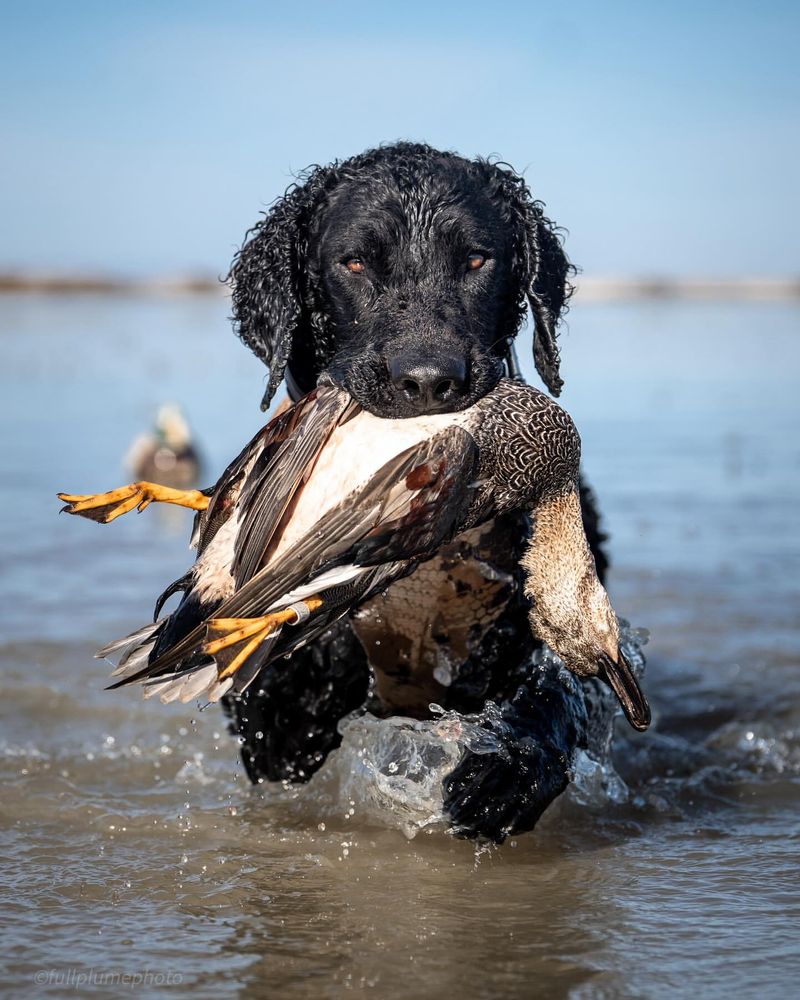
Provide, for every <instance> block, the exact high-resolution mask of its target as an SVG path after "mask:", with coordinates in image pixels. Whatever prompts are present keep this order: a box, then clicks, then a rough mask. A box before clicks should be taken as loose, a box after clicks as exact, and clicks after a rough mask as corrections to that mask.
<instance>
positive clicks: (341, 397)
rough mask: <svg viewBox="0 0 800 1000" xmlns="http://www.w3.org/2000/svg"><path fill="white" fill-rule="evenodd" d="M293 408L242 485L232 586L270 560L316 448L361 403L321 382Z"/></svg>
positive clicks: (315, 456) (357, 409)
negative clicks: (282, 433) (285, 425)
mask: <svg viewBox="0 0 800 1000" xmlns="http://www.w3.org/2000/svg"><path fill="white" fill-rule="evenodd" d="M306 401H308V402H306ZM294 409H295V410H297V413H296V415H294V418H293V419H292V421H291V425H290V427H289V428H287V434H286V435H285V436H284V437H283V438H282V439H281V440H280V441H278V442H276V443H275V445H274V446H272V447H270V448H265V449H264V451H263V452H262V454H261V455H260V456H259V458H258V461H257V462H256V463H255V465H254V466H253V468H252V470H251V471H250V473H249V475H248V476H247V480H246V482H245V483H244V485H243V486H242V490H241V494H240V496H239V500H238V504H237V520H238V527H237V532H236V541H235V550H234V559H233V565H232V573H233V577H234V580H235V581H236V585H237V587H240V586H241V585H242V584H244V583H246V582H247V581H248V580H249V579H250V578H251V577H253V576H255V574H256V573H257V572H258V571H259V570H260V569H261V567H262V565H263V564H264V563H265V561H266V560H267V559H268V558H269V555H270V553H271V551H272V548H273V545H274V544H275V543H276V542H277V541H278V539H279V537H280V533H281V530H282V528H283V527H284V525H285V524H286V521H287V520H288V519H289V517H290V516H291V510H290V508H291V503H292V500H293V499H294V497H295V496H296V494H297V492H298V490H299V489H301V488H302V486H303V485H304V484H305V482H306V481H307V480H308V478H309V477H310V475H311V473H312V471H313V469H314V465H315V464H316V461H317V458H318V457H319V454H320V452H321V451H322V449H323V448H324V447H325V445H326V444H327V442H328V439H329V438H330V436H331V434H332V433H333V431H334V430H335V429H336V428H337V427H338V426H340V425H341V424H344V423H346V422H347V421H348V420H349V419H351V418H352V417H353V416H355V415H356V413H358V412H359V411H360V409H361V407H360V406H359V405H358V404H357V403H355V402H353V401H352V400H351V399H350V397H349V395H348V394H347V393H346V392H344V391H343V390H340V389H336V388H334V387H332V386H325V387H322V388H319V389H317V390H315V391H314V392H313V393H311V394H310V395H309V396H306V397H305V398H304V400H301V402H300V403H298V404H296V406H295V407H294ZM287 416H288V414H287Z"/></svg>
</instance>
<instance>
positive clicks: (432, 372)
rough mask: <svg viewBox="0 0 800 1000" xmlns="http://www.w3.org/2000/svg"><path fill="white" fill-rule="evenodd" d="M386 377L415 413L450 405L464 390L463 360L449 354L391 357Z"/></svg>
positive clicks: (452, 405)
mask: <svg viewBox="0 0 800 1000" xmlns="http://www.w3.org/2000/svg"><path fill="white" fill-rule="evenodd" d="M389 377H390V378H391V381H392V385H393V386H394V388H395V391H396V392H397V394H398V396H400V397H401V398H402V399H404V400H406V401H407V402H408V403H410V404H411V405H412V407H413V409H414V410H415V411H416V412H417V413H437V412H438V411H440V410H449V409H453V408H454V404H455V403H457V401H458V400H459V399H460V398H461V397H462V396H464V395H465V393H466V391H467V363H466V360H465V359H464V358H459V357H455V356H452V355H445V356H443V357H433V356H431V357H428V358H425V357H421V356H419V355H416V356H413V357H409V356H408V355H405V356H404V355H400V356H397V357H394V358H391V359H390V360H389Z"/></svg>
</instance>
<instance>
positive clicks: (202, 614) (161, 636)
mask: <svg viewBox="0 0 800 1000" xmlns="http://www.w3.org/2000/svg"><path fill="white" fill-rule="evenodd" d="M191 586H192V579H191V573H187V574H186V575H185V576H182V577H181V578H180V579H179V580H176V581H175V582H174V583H172V584H170V586H169V587H167V589H166V590H165V591H164V593H163V594H162V595H161V596H160V597H159V598H158V600H157V601H156V610H155V615H156V620H155V621H154V622H152V623H150V624H147V625H144V626H143V627H142V628H140V629H137V631H136V632H132V633H131V634H130V635H127V636H125V637H124V638H122V639H116V640H115V641H114V642H110V643H109V644H108V645H107V646H104V647H103V648H102V649H100V650H98V651H97V652H96V653H95V656H96V657H98V658H102V659H108V660H111V662H112V663H114V664H115V668H114V670H113V672H112V674H111V676H112V677H113V678H114V683H113V684H111V685H109V689H111V688H117V687H121V686H123V685H125V684H128V683H130V682H131V681H132V680H133V679H135V678H137V677H138V676H140V675H142V674H146V673H147V669H148V666H149V664H150V663H153V662H154V661H155V660H157V659H158V658H159V657H161V656H164V655H165V654H166V653H168V652H169V651H170V650H171V649H172V648H173V647H174V646H175V645H177V644H178V643H179V642H181V640H183V639H184V638H185V637H186V636H187V635H189V634H190V633H191V632H192V631H193V630H194V629H195V628H197V626H198V625H199V624H200V623H201V622H203V621H204V620H205V619H206V618H207V617H208V616H209V615H211V614H213V612H214V610H215V608H216V606H217V605H218V604H219V601H205V602H203V601H201V600H200V599H199V598H198V596H197V594H196V593H192V591H191ZM179 591H183V592H184V597H183V600H182V601H181V603H180V604H179V605H178V607H177V608H176V609H175V611H174V612H173V613H172V614H171V615H166V616H165V617H163V618H158V617H157V616H158V613H159V612H160V610H161V608H162V607H163V605H164V603H165V602H166V601H167V599H168V598H170V597H171V596H172V595H173V594H176V593H178V592H179ZM200 662H201V659H200V658H198V657H194V658H193V660H192V661H191V664H190V663H189V662H188V661H187V662H186V663H185V664H181V667H183V666H186V667H189V668H190V669H192V670H194V669H196V667H197V666H198V665H199V664H200ZM149 693H150V694H154V693H155V691H151V692H149Z"/></svg>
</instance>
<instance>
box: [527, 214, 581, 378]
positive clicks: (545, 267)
mask: <svg viewBox="0 0 800 1000" xmlns="http://www.w3.org/2000/svg"><path fill="white" fill-rule="evenodd" d="M525 230H526V249H525V254H524V256H525V257H526V258H527V268H526V271H527V274H526V279H525V293H526V295H527V297H528V302H529V303H530V307H531V313H532V314H533V360H534V363H535V364H536V371H537V372H538V373H539V375H540V376H541V378H542V381H543V382H544V384H545V385H546V386H547V388H548V389H549V390H550V392H551V393H552V394H553V395H554V396H558V395H559V394H560V393H561V387H562V386H563V385H564V380H563V379H562V378H561V374H560V371H559V361H560V358H559V352H558V344H557V343H556V329H557V327H558V322H559V319H560V318H561V313H562V311H563V309H564V306H565V305H566V303H567V300H568V299H569V297H570V295H571V294H572V291H573V288H572V285H571V284H570V282H569V280H568V279H569V276H570V274H572V273H573V272H574V269H573V267H572V265H571V264H570V262H569V261H568V260H567V255H566V254H565V253H564V250H563V248H562V246H561V240H560V238H559V236H558V233H557V232H556V229H555V227H554V225H553V223H552V222H550V220H549V219H547V218H546V217H545V216H544V214H543V212H542V206H541V204H540V203H539V202H535V201H529V202H528V205H527V211H526V222H525Z"/></svg>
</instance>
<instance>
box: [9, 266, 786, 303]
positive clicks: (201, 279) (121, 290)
mask: <svg viewBox="0 0 800 1000" xmlns="http://www.w3.org/2000/svg"><path fill="white" fill-rule="evenodd" d="M576 285H577V291H576V298H577V299H578V301H581V302H613V301H626V300H628V301H629V300H641V299H661V300H666V299H689V300H694V301H700V300H706V301H721V300H730V299H734V300H751V301H760V302H766V301H787V300H794V299H800V277H771V278H765V277H729V278H704V277H691V278H689V277H687V278H675V277H581V278H579V279H578V280H577V282H576ZM12 293H17V294H19V293H22V294H31V295H34V294H35V295H136V296H181V295H213V296H219V297H222V296H226V295H228V294H229V290H228V288H227V286H226V285H225V284H224V283H223V282H222V281H220V280H219V279H218V278H214V277H210V276H208V275H185V276H181V275H176V276H163V277H145V278H137V277H128V276H125V277H123V276H115V275H104V274H88V273H87V274H67V273H63V274H62V273H42V272H24V271H18V272H5V273H3V272H0V295H2V294H12Z"/></svg>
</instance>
